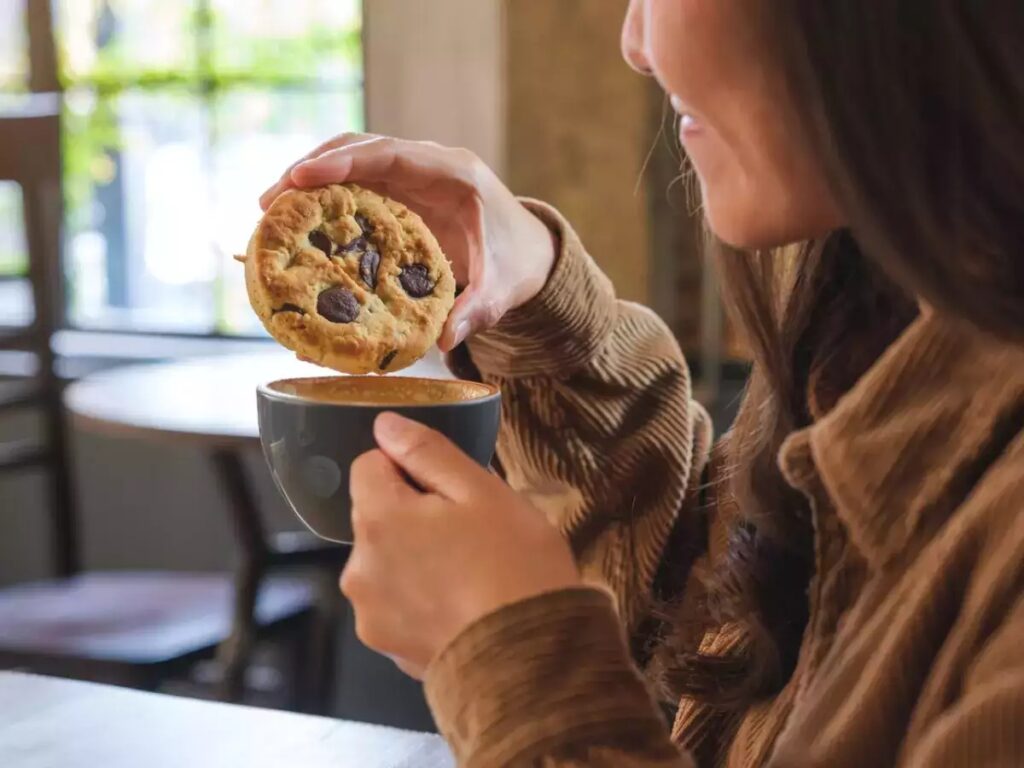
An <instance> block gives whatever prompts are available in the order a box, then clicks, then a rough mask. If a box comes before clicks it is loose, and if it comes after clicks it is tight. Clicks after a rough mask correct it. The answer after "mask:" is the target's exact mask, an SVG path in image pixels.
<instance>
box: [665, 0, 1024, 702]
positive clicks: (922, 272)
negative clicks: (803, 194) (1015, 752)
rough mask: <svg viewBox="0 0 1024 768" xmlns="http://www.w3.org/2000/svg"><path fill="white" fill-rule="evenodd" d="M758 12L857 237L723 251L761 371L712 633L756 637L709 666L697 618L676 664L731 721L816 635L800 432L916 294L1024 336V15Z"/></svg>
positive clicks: (736, 443) (824, 8) (982, 4)
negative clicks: (799, 474)
mask: <svg viewBox="0 0 1024 768" xmlns="http://www.w3.org/2000/svg"><path fill="white" fill-rule="evenodd" d="M749 4H750V6H751V11H752V14H753V16H754V18H755V19H756V21H757V23H758V24H760V25H761V27H762V29H763V30H764V39H765V40H766V41H767V43H768V45H769V48H770V50H771V52H772V54H773V55H774V56H776V58H777V60H778V61H779V62H781V65H782V67H783V69H784V71H785V74H786V76H787V81H788V83H789V87H790V88H791V89H792V100H791V101H792V103H793V104H795V105H796V106H797V108H798V110H800V112H801V114H800V118H801V123H802V130H803V131H804V133H805V135H803V136H801V137H799V138H800V139H801V140H803V141H805V142H806V144H807V146H808V147H809V148H810V149H811V150H812V151H813V152H815V153H816V155H817V157H818V158H819V160H820V163H821V166H822V167H823V168H824V169H825V172H826V174H827V176H828V179H829V181H830V184H831V186H832V188H833V190H834V192H835V194H836V197H837V199H838V200H839V201H840V203H841V205H842V208H843V210H844V213H845V214H846V217H847V220H848V222H849V227H848V229H846V230H843V231H841V232H836V233H834V234H832V235H831V236H830V237H827V238H825V239H824V240H823V241H822V242H816V243H806V244H804V245H803V246H801V247H799V248H792V249H787V250H783V251H778V252H766V253H756V254H749V253H738V252H735V251H732V250H730V249H728V248H725V247H723V246H721V245H717V246H716V248H715V249H716V251H717V252H718V253H717V257H718V258H717V261H718V264H719V267H720V269H721V270H722V273H723V282H724V284H725V286H726V294H727V296H726V298H727V303H728V305H729V307H730V310H731V313H732V316H733V318H734V320H735V321H736V322H737V324H738V325H739V327H740V328H741V329H742V332H743V334H744V336H745V339H746V341H747V342H748V344H749V346H750V348H751V350H752V352H753V356H754V359H755V364H754V367H753V372H752V374H751V377H750V380H749V382H748V386H747V391H746V395H745V398H744V402H743V404H742V406H741V409H740V412H739V415H738V417H737V420H736V422H735V424H734V425H733V428H732V430H731V431H730V433H729V434H728V435H727V436H726V437H725V439H724V440H723V441H722V442H721V443H720V445H719V446H718V448H717V449H716V454H715V458H714V463H715V465H716V466H717V467H719V471H718V472H717V473H716V475H717V481H718V483H719V484H720V485H721V486H722V487H720V488H717V489H716V491H715V494H716V496H717V497H718V498H719V500H720V503H721V500H723V499H725V500H728V502H729V503H730V504H731V505H732V508H734V509H735V510H736V513H737V514H736V518H735V520H734V521H733V523H732V525H731V533H730V537H729V544H728V549H727V552H726V554H725V556H724V557H722V558H721V563H720V564H719V565H718V566H717V567H716V569H715V570H714V571H713V572H712V573H711V574H710V576H709V577H708V578H706V594H705V598H704V599H703V601H702V604H701V606H700V608H701V609H702V610H701V611H700V616H699V622H700V623H701V625H702V626H703V627H704V628H713V627H721V626H724V625H727V624H729V625H733V626H735V627H738V628H739V629H740V630H741V634H742V636H743V637H744V638H745V642H743V643H740V644H738V645H737V650H736V651H735V652H734V653H733V654H732V655H730V656H728V657H727V658H723V657H721V656H720V655H719V656H711V655H706V654H704V653H702V652H701V651H700V650H699V647H698V645H697V643H698V642H699V637H700V633H699V632H696V633H695V632H693V631H692V619H693V615H692V611H691V612H690V613H688V614H687V615H686V622H685V623H686V625H687V626H688V627H689V628H690V629H689V630H688V631H679V632H676V633H673V634H672V635H671V637H670V639H669V640H668V641H667V643H666V645H665V646H664V647H663V648H662V649H661V651H660V656H661V659H660V665H661V667H662V668H663V669H664V670H666V674H665V681H666V683H667V684H668V687H669V688H670V689H671V690H673V692H674V693H676V694H686V695H690V696H693V697H696V698H699V699H702V700H705V701H708V702H710V703H713V704H715V705H716V706H720V707H722V708H726V709H740V708H743V707H745V706H747V705H749V704H750V703H751V702H752V701H754V700H756V699H758V698H760V697H762V696H765V695H767V694H770V693H772V692H774V691H775V690H777V689H778V688H779V687H780V686H781V685H782V684H783V683H784V682H785V681H786V680H787V679H788V677H789V676H790V674H791V673H792V669H793V667H794V665H795V662H796V656H797V652H798V648H799V644H800V641H801V637H802V635H803V632H804V629H805V625H806V621H807V587H808V582H809V579H810V575H811V573H812V570H813V563H812V553H811V547H812V533H811V521H810V514H809V510H808V505H807V502H806V500H805V499H804V498H803V497H802V496H801V495H800V494H798V493H797V492H796V491H794V490H793V489H792V488H790V487H789V486H788V485H787V483H786V482H785V480H784V479H783V477H782V475H781V473H780V470H779V469H778V466H777V455H778V451H779V448H780V446H781V444H782V441H783V440H784V439H785V437H786V436H787V435H788V434H789V433H791V432H792V431H793V430H795V429H799V428H800V427H803V426H805V425H807V424H809V423H810V422H811V421H812V420H813V418H814V416H815V415H816V414H815V413H813V412H812V411H814V410H817V411H819V412H822V411H825V410H828V408H830V407H831V405H832V404H834V402H835V400H837V399H838V398H839V397H840V396H841V395H842V394H843V393H844V392H846V391H847V390H848V389H849V388H850V387H851V386H852V385H853V384H854V383H855V381H856V379H857V378H859V377H860V375H861V374H863V372H864V371H865V370H866V369H867V368H868V367H870V366H871V364H872V363H873V362H874V361H875V360H876V359H877V358H878V356H879V355H880V354H881V352H882V351H883V350H884V349H885V347H886V346H888V345H889V344H891V343H892V341H893V340H894V339H895V338H896V337H897V336H898V335H899V334H900V333H901V331H902V330H903V329H904V328H905V327H906V326H907V325H908V324H909V322H910V321H911V320H912V318H913V317H914V315H915V314H916V312H917V307H918V301H919V300H923V301H924V302H926V303H927V304H929V305H931V306H932V307H934V308H936V310H937V311H939V312H944V313H947V314H950V315H956V316H958V317H960V318H963V319H964V320H965V321H967V322H970V323H973V324H975V325H976V326H978V327H980V328H982V329H984V330H986V331H988V332H991V333H995V334H1000V335H1004V336H1008V337H1013V338H1022V335H1024V54H1022V51H1024V4H1022V3H1020V2H1019V0H1005V1H1003V0H977V1H976V0H934V2H931V3H927V4H924V5H922V4H921V3H917V2H913V1H912V0H878V1H877V2H872V1H868V2H865V1H864V0H857V1H854V0H834V1H833V0H830V1H829V2H821V0H750V2H749ZM837 351H839V355H837V354H836V353H837ZM812 393H813V395H812ZM680 615H682V614H681V612H680ZM669 618H670V620H671V618H672V617H671V615H670V617H669ZM682 624H683V621H682V620H680V622H679V625H680V626H682Z"/></svg>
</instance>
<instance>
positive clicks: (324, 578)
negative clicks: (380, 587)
mask: <svg viewBox="0 0 1024 768" xmlns="http://www.w3.org/2000/svg"><path fill="white" fill-rule="evenodd" d="M318 576H319V578H318V586H319V594H318V599H317V606H316V610H315V612H314V613H313V616H312V627H311V629H310V652H309V661H308V664H307V670H306V673H307V680H308V681H309V683H308V686H309V692H310V698H309V702H310V704H309V711H310V712H312V713H314V714H318V715H327V714H329V713H330V712H331V710H332V708H333V705H334V701H333V699H334V683H335V676H336V674H337V667H336V665H337V655H338V652H337V648H338V621H339V611H338V604H339V599H338V591H337V579H336V577H335V574H334V572H333V571H331V572H327V571H323V572H321V573H320V574H319V575H318Z"/></svg>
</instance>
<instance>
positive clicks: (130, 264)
mask: <svg viewBox="0 0 1024 768" xmlns="http://www.w3.org/2000/svg"><path fill="white" fill-rule="evenodd" d="M625 5H626V0H365V2H360V1H359V0H53V2H50V3H47V0H2V2H0V106H2V107H3V109H0V115H6V114H9V113H11V112H12V111H17V109H19V105H24V104H25V103H27V101H26V100H27V99H28V98H29V96H28V94H30V93H31V92H33V91H36V92H53V93H56V94H57V96H56V98H57V99H59V105H60V110H59V121H60V132H61V133H60V135H61V141H60V152H61V163H62V166H61V167H62V171H61V186H62V196H63V203H64V207H63V226H62V248H61V263H60V275H61V280H62V287H63V294H64V298H63V305H62V307H60V310H61V312H60V314H61V321H60V327H59V328H58V329H57V331H56V333H55V334H54V336H53V338H52V346H53V348H54V349H55V350H56V352H57V353H58V360H57V365H58V370H59V372H60V374H61V377H62V379H63V380H65V381H73V380H75V379H78V378H80V377H82V376H86V375H89V374H90V373H93V372H95V371H99V370H104V369H108V368H111V367H115V366H120V365H126V364H145V363H152V362H158V361H165V360H170V359H176V358H181V357H191V356H206V355H222V354H229V353H234V352H246V351H251V350H261V349H265V348H267V345H269V344H270V342H269V340H267V339H266V338H265V336H264V333H263V331H262V329H261V328H260V327H259V324H258V322H257V321H256V317H255V315H254V314H253V313H252V312H251V310H250V309H249V306H248V303H247V300H246V297H245V292H244V284H243V280H242V277H241V274H240V270H239V268H238V266H237V265H236V264H235V263H234V262H233V261H232V260H231V256H232V254H234V253H235V252H237V251H239V250H240V249H243V248H244V246H245V242H246V240H247V239H248V235H249V232H250V231H251V228H252V226H253V224H254V222H255V221H256V219H257V217H258V208H257V205H256V198H257V196H258V194H259V193H260V192H261V191H262V190H263V189H264V188H265V187H266V186H267V185H268V184H269V183H270V182H271V181H272V180H273V179H275V178H276V176H277V174H278V173H280V171H281V170H282V169H283V168H284V167H285V165H286V164H288V163H289V162H291V161H292V160H294V159H295V158H296V157H298V156H299V155H301V154H303V153H305V152H306V151H308V150H309V149H310V148H311V147H313V146H314V145H316V144H317V143H318V142H320V141H322V140H323V139H325V138H328V137H329V136H331V135H333V134H335V133H339V132H342V131H361V130H370V131H375V132H381V133H389V134H395V135H400V136H405V137H410V138H424V139H434V140H437V141H440V142H444V143H448V144H457V145H464V146H468V147H470V148H471V149H473V150H474V151H476V152H477V153H479V154H480V155H481V156H482V157H483V158H484V159H485V160H487V161H488V162H489V163H491V164H492V165H493V166H494V167H495V168H496V169H497V170H498V171H499V173H501V174H502V175H503V177H504V178H505V179H506V180H507V181H508V183H509V184H510V186H511V188H512V189H513V190H514V191H515V192H517V193H519V194H523V195H529V196H535V197H540V198H543V199H546V200H549V201H551V202H552V203H554V204H555V205H557V206H559V207H560V208H561V210H562V211H564V212H565V213H566V214H567V215H568V217H569V218H570V220H572V221H573V222H574V224H575V225H576V226H577V228H578V229H579V231H580V233H581V235H582V236H583V239H584V241H585V242H586V243H587V244H588V246H589V248H590V249H591V251H592V253H593V254H594V256H595V258H596V259H597V260H598V261H599V262H600V264H601V265H602V266H603V268H604V269H605V270H606V271H607V272H608V274H609V275H610V276H611V277H612V279H613V280H614V282H615V284H616V286H617V288H618V290H619V292H620V295H621V296H623V297H625V298H628V299H633V300H637V301H642V302H645V303H647V304H650V305H652V306H653V307H654V308H655V309H656V310H657V311H658V312H659V313H661V314H662V316H663V317H664V318H665V320H666V321H667V322H668V323H670V325H671V326H672V328H673V329H674V330H675V331H676V332H677V334H678V336H679V338H680V341H681V343H682V344H683V346H684V348H685V349H686V350H687V352H688V355H689V359H690V361H691V363H692V364H693V365H694V368H695V369H696V370H695V372H696V374H697V375H698V378H699V383H700V390H699V392H700V396H701V397H702V398H703V399H704V400H706V401H707V402H708V403H709V404H710V405H711V406H713V407H714V408H715V412H716V415H717V417H718V421H719V428H721V427H723V426H725V424H727V422H728V418H729V411H730V409H731V408H732V407H733V405H734V401H735V391H736V389H737V387H738V386H739V383H740V382H741V381H742V375H743V366H742V364H737V363H734V362H732V361H733V359H734V358H737V357H739V355H738V353H737V350H736V345H735V342H734V341H732V339H731V337H730V335H729V332H728V328H723V324H722V321H721V314H720V311H719V308H718V304H717V300H716V295H715V285H714V280H713V276H712V275H710V274H709V273H708V272H706V271H705V270H704V269H702V262H701V258H700V256H699V249H698V240H699V238H698V235H697V231H698V227H697V225H696V222H695V216H694V215H693V212H692V211H691V210H690V204H689V203H688V201H687V192H686V189H685V185H684V184H682V183H680V182H679V180H678V176H679V171H678V167H679V156H678V150H677V149H676V148H675V145H674V142H673V139H672V136H673V133H674V131H673V130H672V126H671V123H670V121H669V118H668V117H667V111H666V109H665V104H664V99H663V97H662V96H661V95H660V94H659V93H658V92H657V90H656V88H654V87H653V85H652V84H651V83H648V82H646V81H645V80H644V79H643V78H641V77H639V76H637V75H635V74H634V73H632V72H630V71H629V70H628V69H627V68H626V67H625V65H624V64H623V63H622V61H621V59H620V58H619V55H618V42H617V41H618V32H619V24H620V20H621V16H622V13H623V12H624V9H625ZM51 54H52V55H51ZM52 151H53V149H52V148H49V147H41V146H39V145H37V144H35V143H34V142H29V143H28V144H23V145H17V146H13V145H9V144H8V145H0V154H2V153H33V152H52ZM22 202H23V201H22V197H21V188H20V187H19V186H18V185H17V184H15V183H12V182H4V181H0V326H2V327H3V328H4V329H5V331H7V332H12V333H14V332H16V331H17V329H18V328H19V327H22V326H25V325H26V324H30V323H32V321H33V314H34V308H33V306H32V293H31V286H30V284H29V281H28V277H27V276H26V275H27V272H28V263H29V258H30V254H29V249H28V245H27V240H26V236H25V229H24V221H23V219H24V217H23V213H24V210H23V205H22ZM32 372H33V361H32V359H31V355H27V354H26V353H25V352H24V351H17V350H3V351H0V376H2V379H3V383H4V384H5V385H6V384H18V383H19V382H21V381H23V380H24V379H25V378H26V377H28V376H31V375H32ZM210 385H211V386H216V382H210ZM40 425H41V420H40V416H39V414H37V413H33V412H32V410H31V409H18V410H15V409H11V410H5V411H0V441H2V442H4V443H11V442H13V441H16V440H32V439H35V438H38V437H39V435H40V432H41V431H42V428H41V426H40ZM69 460H70V462H71V466H72V467H73V478H74V484H73V490H74V499H75V505H74V508H75V513H76V520H77V529H78V531H79V537H80V550H81V560H82V564H83V567H84V568H85V569H86V570H96V569H100V570H120V569H147V570H153V569H157V570H173V571H178V570H180V571H207V570H208V571H217V570H227V569H230V568H231V567H232V564H233V562H235V560H234V559H233V558H234V539H233V535H232V531H231V527H230V523H229V516H228V514H227V513H226V512H225V509H224V507H225V503H226V502H225V500H224V498H223V496H222V494H221V492H220V491H219V488H218V486H217V483H216V482H215V479H214V478H213V477H212V474H211V470H210V467H209V464H208V462H207V461H206V460H205V457H203V456H201V455H198V454H197V453H196V452H195V451H194V449H191V448H189V447H188V446H184V445H182V446H175V445H167V444H148V443H145V442H140V441H133V440H126V439H118V438H114V437H98V436H96V435H94V434H90V433H88V432H87V431H82V430H77V429H73V430H72V431H71V438H70V451H69ZM246 462H247V464H246V469H247V470H248V474H249V476H250V477H251V479H252V481H253V482H254V483H255V484H256V486H257V488H258V489H259V494H258V495H259V497H260V498H259V501H260V502H261V506H262V507H263V508H264V509H265V512H266V516H267V519H268V520H269V521H271V525H272V527H275V528H278V529H282V530H283V529H289V528H295V527H297V522H296V520H295V519H294V518H293V516H292V515H291V514H290V513H289V512H288V511H287V510H286V509H285V508H284V506H283V504H282V503H281V501H280V500H279V498H278V495H277V493H276V491H275V489H274V488H273V486H272V485H271V482H270V479H269V475H268V473H267V470H266V469H265V467H264V465H263V461H262V457H261V456H260V455H259V454H258V452H256V451H252V452H251V454H250V455H247V456H246ZM46 482H47V479H46V475H45V473H42V472H37V471H33V470H32V469H31V468H29V469H24V470H19V471H8V472H2V473H0V589H2V588H3V587H6V586H10V585H14V584H19V583H24V582H28V581H32V580H38V579H47V578H51V577H52V576H53V575H54V571H53V562H52V560H53V559H52V557H51V547H50V538H49V537H50V528H49V526H50V524H51V519H52V517H51V513H50V510H48V509H47V503H48V502H47V498H48V495H47V493H46V491H47V488H46V486H45V484H46ZM339 600H340V597H339ZM339 643H340V645H339V648H338V669H337V685H336V686H335V691H336V694H335V700H334V702H333V706H332V710H331V711H332V714H335V715H338V716H343V717H346V718H351V719H358V720H367V721H373V722H381V723H390V724H394V725H399V726H406V727H414V728H415V727H419V728H429V727H430V722H429V716H428V715H427V713H426V709H425V707H424V706H423V703H422V699H421V697H420V693H419V689H418V686H417V685H416V684H415V683H413V682H411V681H408V680H406V679H405V678H403V677H402V675H401V674H400V673H398V672H397V671H396V670H394V669H393V668H392V667H391V665H390V663H389V662H387V661H384V660H381V659H378V658H376V657H375V656H373V655H372V654H369V653H368V652H366V651H364V650H363V649H361V648H360V647H359V645H358V642H357V641H356V640H355V638H354V637H353V636H352V634H351V630H350V629H348V627H347V625H346V627H345V628H344V629H343V631H342V632H341V633H340V639H339Z"/></svg>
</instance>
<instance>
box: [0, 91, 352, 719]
mask: <svg viewBox="0 0 1024 768" xmlns="http://www.w3.org/2000/svg"><path fill="white" fill-rule="evenodd" d="M0 180H8V181H14V182H16V183H17V184H18V185H19V186H20V187H21V189H22V192H23V200H24V206H23V208H24V219H25V232H26V240H27V243H28V251H29V270H28V272H29V274H28V277H29V279H30V282H31V285H32V296H33V300H34V304H35V318H34V321H33V322H32V324H31V325H30V326H28V327H24V328H5V329H2V330H0V350H3V349H6V350H21V351H23V352H28V353H30V354H31V355H33V356H34V358H35V360H36V362H37V366H36V368H37V374H36V376H35V377H33V378H31V379H25V380H19V381H10V382H7V383H6V384H5V385H3V386H2V387H0V409H2V410H13V409H18V408H33V409H37V410H39V411H40V412H41V413H42V415H43V422H44V425H45V428H44V430H43V432H44V434H43V439H42V440H41V441H40V442H38V443H35V442H30V443H16V444H2V443H0V472H3V473H10V472H18V471H23V470H26V469H35V470H37V471H38V470H41V471H43V472H45V473H46V475H47V484H46V485H47V489H48V491H49V494H50V498H49V499H47V501H48V502H49V506H50V509H51V510H52V526H51V530H52V539H51V541H52V545H51V547H52V555H53V559H54V562H55V564H56V569H55V570H56V571H57V576H58V578H56V579H53V580H48V581H43V582H39V583H32V584H22V585H15V586H14V587H10V588H7V589H2V590H0V668H17V669H24V670H28V671H34V672H39V673H43V674H54V675H60V676H68V677H75V678H80V679H86V680H92V681H97V682H108V683H114V684H121V685H128V686H132V687H138V688H146V689H152V688H156V687H158V686H160V685H161V684H163V683H164V682H166V681H168V680H170V679H173V678H177V677H181V676H183V675H185V674H186V673H187V671H188V669H189V667H190V666H191V665H192V664H194V663H195V662H196V661H198V660H201V659H204V658H213V657H217V656H219V658H220V660H221V667H222V669H223V675H222V677H223V682H222V684H221V690H220V694H221V696H222V698H225V699H229V700H236V701H237V700H239V699H240V698H241V697H242V694H243V689H244V681H245V672H246V668H247V666H248V661H249V658H250V651H251V649H252V647H253V645H254V643H256V642H257V641H260V640H262V639H265V638H284V639H287V640H288V641H289V642H290V643H291V645H292V647H293V648H294V650H295V654H294V658H295V659H296V660H297V661H298V663H297V664H296V667H297V669H298V671H297V673H296V676H295V684H294V685H293V686H292V693H293V695H292V698H291V701H290V705H291V706H292V707H293V708H296V709H306V710H310V711H321V712H322V711H324V710H325V709H326V707H327V706H328V703H329V698H330V690H331V688H330V682H331V678H332V677H333V669H332V663H331V659H332V650H333V644H334V637H333V620H332V619H333V617H332V616H331V615H330V613H329V612H328V613H325V612H324V611H321V610H318V609H317V607H318V600H317V594H316V589H315V587H314V585H313V584H312V583H311V582H310V580H309V579H308V578H296V577H294V576H277V575H274V572H275V571H280V570H283V569H288V570H291V569H295V568H310V567H314V568H319V569H320V572H321V573H322V574H324V576H325V578H326V577H327V576H329V577H330V579H329V580H330V582H331V583H332V584H333V582H334V579H335V578H336V575H337V572H338V570H339V569H340V567H341V565H343V562H344V556H345V551H344V550H342V549H340V548H337V547H328V546H326V545H322V544H320V543H316V542H314V541H312V539H311V537H307V536H304V535H299V534H293V535H289V536H285V537H277V538H270V537H267V536H266V535H265V533H264V531H263V528H262V526H261V525H260V522H259V518H258V515H257V512H256V507H255V503H254V500H253V499H252V498H251V496H250V494H249V492H248V488H247V485H246V483H245V478H244V476H243V470H242V466H241V463H240V458H239V457H238V456H237V455H235V454H234V453H224V454H223V455H219V456H218V457H217V463H218V468H219V471H220V477H221V479H222V482H223V485H224V490H225V491H226V493H227V495H228V501H229V502H230V509H231V513H232V515H233V520H234V523H235V531H236V535H237V540H238V544H239V548H240V550H241V558H240V565H239V567H238V569H237V571H236V573H235V574H213V575H211V574H188V573H127V572H121V573H81V572H80V563H79V556H78V546H77V528H76V521H75V515H74V493H73V490H72V482H71V467H70V461H69V451H68V444H67V433H66V426H65V419H64V414H63V409H62V405H61V390H62V382H61V379H60V377H59V375H58V368H57V362H58V361H57V360H56V359H55V355H54V352H53V348H52V344H51V340H52V337H53V334H54V332H55V331H56V330H57V329H58V328H60V327H61V325H62V324H63V291H62V274H61V258H60V252H61V236H60V233H61V229H62V220H63V210H62V202H61V160H60V112H59V99H58V97H57V96H56V95H55V94H33V95H32V96H27V97H25V98H24V100H23V101H22V102H21V103H20V104H17V105H15V106H14V107H13V108H7V109H6V111H5V112H3V113H0ZM2 511H3V510H2V509H0V526H2V525H3V519H2ZM334 602H337V600H335V601H334ZM319 604H320V605H325V604H327V605H329V603H324V601H319Z"/></svg>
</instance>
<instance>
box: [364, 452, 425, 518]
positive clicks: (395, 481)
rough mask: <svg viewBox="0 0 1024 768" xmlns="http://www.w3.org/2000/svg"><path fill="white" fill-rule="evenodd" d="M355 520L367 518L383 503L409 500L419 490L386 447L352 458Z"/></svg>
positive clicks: (388, 503)
mask: <svg viewBox="0 0 1024 768" xmlns="http://www.w3.org/2000/svg"><path fill="white" fill-rule="evenodd" d="M349 494H350V495H351V497H352V522H353V525H356V524H357V520H356V518H364V519H365V518H366V516H367V514H369V513H372V511H373V510H374V509H376V508H378V507H381V506H393V505H395V504H403V503H406V502H407V501H408V500H409V499H410V498H411V497H412V496H414V495H417V494H416V491H415V490H414V489H413V488H411V487H410V486H409V484H408V483H407V482H406V481H405V479H404V478H403V477H402V472H401V470H400V469H399V468H398V467H397V466H395V463H394V462H393V461H392V460H391V459H389V458H388V457H387V455H386V454H385V453H383V452H382V451H370V452H368V453H364V454H363V455H362V456H360V457H359V458H357V459H356V460H355V461H354V462H352V467H351V469H350V470H349Z"/></svg>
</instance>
